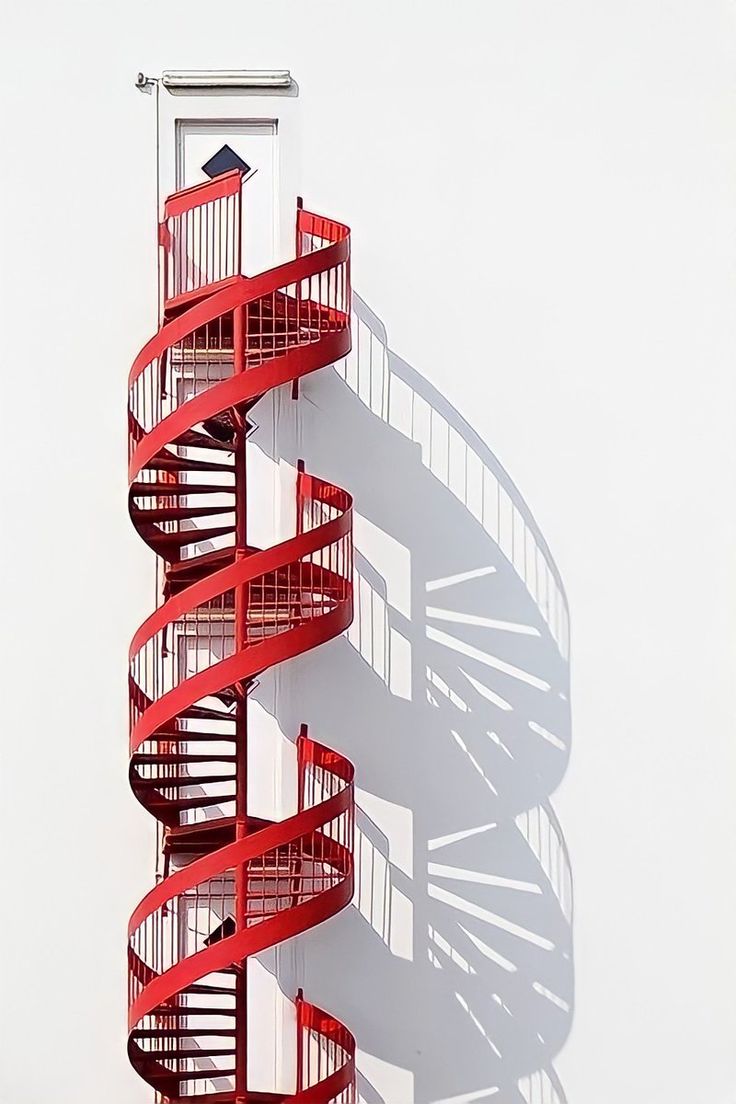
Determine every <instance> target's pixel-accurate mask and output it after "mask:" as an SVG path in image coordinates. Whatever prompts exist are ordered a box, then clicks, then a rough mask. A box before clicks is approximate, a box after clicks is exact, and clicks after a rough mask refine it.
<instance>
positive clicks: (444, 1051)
mask: <svg viewBox="0 0 736 1104" xmlns="http://www.w3.org/2000/svg"><path fill="white" fill-rule="evenodd" d="M353 309H354V332H353V352H352V353H351V354H350V356H349V357H348V359H347V360H346V361H345V362H344V363H342V364H340V365H338V366H337V369H336V370H337V375H339V376H340V377H341V378H340V379H338V378H336V373H335V372H322V373H318V374H317V375H316V376H314V377H312V378H310V379H308V380H306V381H305V382H304V384H303V390H302V401H301V403H300V407H301V422H300V423H299V424H297V422H296V414H295V407H296V404H294V403H292V401H291V398H290V395H289V394H288V393H287V392H285V391H284V389H282V393H280V394H279V396H278V401H277V404H276V407H275V409H277V410H278V421H277V426H278V433H274V434H273V435H271V434H269V433H268V432H267V433H264V434H263V435H259V436H260V437H261V439H262V440H263V439H269V438H270V439H271V440H272V441H275V444H274V445H273V454H274V458H275V459H283V460H286V461H288V462H290V463H295V461H296V458H297V456H300V457H303V458H304V459H305V460H306V462H307V464H308V466H309V467H310V468H311V470H314V471H317V472H319V473H320V475H321V476H322V477H324V478H327V479H330V480H333V481H334V482H336V483H338V484H339V485H341V486H344V487H347V488H348V489H349V490H350V491H351V493H352V494H353V495H354V499H355V503H356V510H357V514H358V517H356V528H355V538H356V580H355V581H356V602H355V609H356V616H355V622H354V624H353V626H352V628H351V629H350V631H349V633H348V634H347V636H346V637H342V638H340V639H338V640H335V641H333V642H331V643H329V644H327V645H325V646H324V647H323V648H322V649H320V650H319V651H316V652H312V653H309V654H307V655H304V656H302V657H300V658H299V659H297V660H295V661H293V662H292V663H291V664H290V665H289V668H288V671H286V670H285V671H284V672H283V673H282V672H278V671H277V672H275V673H274V674H273V675H272V676H271V677H273V678H274V679H276V680H277V685H278V693H277V695H276V697H275V699H274V698H273V687H272V686H271V685H270V683H269V679H266V681H265V684H264V687H263V688H261V690H260V691H257V692H256V696H258V694H259V693H262V695H263V700H264V701H273V700H275V701H276V702H277V706H276V713H277V719H278V721H279V724H280V726H281V728H282V730H283V731H285V732H290V731H296V730H297V729H298V725H299V724H300V723H302V722H308V723H309V725H310V727H312V730H313V731H314V732H318V733H319V734H320V739H323V740H325V741H326V742H327V743H328V744H329V745H330V746H332V747H335V748H337V749H339V750H340V751H341V752H343V753H344V754H345V755H347V756H348V757H350V758H351V759H352V760H353V761H354V762H355V763H356V764H357V765H358V770H357V776H356V781H357V785H358V790H357V795H358V804H359V806H360V808H361V809H362V810H363V812H362V814H361V816H362V820H361V819H360V818H359V820H358V825H357V828H358V848H357V853H356V867H357V883H358V888H357V891H356V899H355V905H356V907H355V908H354V909H352V910H350V911H349V912H348V913H344V914H343V915H341V916H340V917H336V918H335V919H333V920H332V921H329V922H328V923H326V924H324V925H323V926H322V927H321V928H319V929H315V930H314V931H312V932H310V933H308V934H307V935H306V936H305V937H302V938H301V940H300V943H299V948H298V952H297V954H298V957H295V955H294V953H291V952H289V951H288V950H287V951H282V952H277V954H276V955H275V957H274V968H275V969H276V970H277V972H278V975H279V980H280V982H281V984H282V985H283V986H284V988H286V989H287V991H293V990H294V989H295V988H296V987H298V986H301V985H303V986H304V987H305V989H307V988H308V991H309V992H310V993H312V994H313V995H314V999H315V1000H316V1001H317V1002H318V1003H319V1004H321V1005H322V1006H323V1007H328V1008H330V1009H331V1010H333V1011H334V1013H335V1015H337V1016H339V1017H340V1018H341V1019H343V1020H344V1022H346V1023H350V1025H351V1028H352V1029H353V1031H354V1033H355V1035H356V1037H357V1039H358V1041H359V1045H360V1047H361V1053H360V1061H359V1070H360V1078H361V1080H360V1082H359V1086H360V1091H361V1099H363V1100H365V1101H366V1102H369V1104H373V1102H376V1104H379V1102H381V1101H383V1102H384V1104H409V1102H416V1104H429V1102H434V1104H439V1102H448V1104H449V1102H450V1101H452V1102H453V1104H465V1102H470V1101H486V1100H493V1101H494V1102H497V1104H564V1102H565V1096H564V1092H563V1089H562V1086H561V1085H560V1082H559V1080H558V1078H557V1075H556V1073H555V1071H554V1068H553V1060H554V1057H555V1055H556V1054H557V1053H558V1051H559V1050H560V1048H561V1046H562V1045H563V1043H564V1041H565V1039H566V1037H567V1035H568V1033H569V1030H570V1026H571V1022H572V1016H573V1005H574V993H573V980H574V976H573V954H572V876H571V871H570V864H569V860H568V854H567V849H566V846H565V840H564V836H563V833H562V829H561V828H560V825H559V824H558V822H557V819H556V816H555V814H554V811H553V808H552V805H551V803H550V797H551V795H552V794H553V792H554V790H555V789H556V787H557V786H558V785H559V783H560V781H561V779H562V777H563V775H564V773H565V770H566V766H567V762H568V758H569V754H570V741H571V724H570V703H569V659H568V620H567V604H566V599H565V594H564V588H563V586H562V582H561V580H560V576H559V573H558V572H557V569H556V567H555V565H554V562H553V560H552V557H551V554H550V552H549V549H548V548H547V545H546V543H545V542H544V539H543V537H542V535H541V533H540V532H539V530H538V528H537V526H536V523H535V522H534V519H533V517H532V515H531V513H530V511H529V509H528V507H527V506H526V504H525V502H524V500H523V499H522V497H521V495H520V493H519V492H518V490H517V488H516V487H515V486H514V484H513V482H512V481H511V479H510V477H509V476H508V474H507V473H506V472H505V471H504V469H503V468H502V466H501V465H500V464H499V462H498V461H497V459H496V458H495V456H493V454H492V452H491V451H490V449H488V447H487V446H486V445H485V444H484V442H483V441H482V440H481V439H480V438H479V437H478V435H477V434H476V433H475V432H474V431H473V430H472V428H471V427H470V426H469V425H468V424H467V423H466V422H465V421H464V420H463V419H462V417H461V416H460V415H459V414H458V412H457V411H456V410H454V409H453V407H452V406H451V405H450V404H449V403H448V402H447V400H445V399H444V398H443V397H442V396H441V395H440V394H439V393H438V392H437V391H436V390H435V389H434V388H433V387H432V386H431V385H430V384H429V383H427V381H426V380H424V379H423V378H422V377H421V376H420V375H419V374H418V373H417V372H416V371H415V370H414V369H413V368H412V367H411V366H409V365H408V364H407V363H406V362H405V361H403V360H402V359H401V358H400V357H398V356H397V354H396V353H395V352H393V350H391V348H390V346H389V344H388V340H387V335H386V333H385V330H384V327H383V325H382V324H381V323H380V321H379V320H378V318H377V317H376V316H375V315H374V314H373V312H372V311H371V310H370V309H369V308H368V307H367V305H366V304H365V303H364V302H363V301H362V300H361V299H360V298H359V297H358V296H355V297H354V304H353ZM325 688H328V689H327V690H325ZM346 719H347V720H346ZM338 964H339V966H338Z"/></svg>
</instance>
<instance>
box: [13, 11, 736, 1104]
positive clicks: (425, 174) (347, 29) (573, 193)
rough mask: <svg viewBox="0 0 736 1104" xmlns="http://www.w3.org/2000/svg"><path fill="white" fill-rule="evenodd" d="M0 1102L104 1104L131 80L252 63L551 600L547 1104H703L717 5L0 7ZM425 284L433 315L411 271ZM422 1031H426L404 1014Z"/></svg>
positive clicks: (721, 34)
mask: <svg viewBox="0 0 736 1104" xmlns="http://www.w3.org/2000/svg"><path fill="white" fill-rule="evenodd" d="M2 23H3V38H4V42H3V45H2V47H1V48H0V49H2V68H1V70H0V80H2V83H3V86H4V88H3V112H2V120H1V122H0V128H1V141H0V151H2V159H3V166H2V170H1V171H0V196H1V197H2V200H3V202H2V208H1V210H2V216H1V217H0V221H1V222H2V246H1V249H0V258H1V260H0V281H1V282H2V296H1V297H0V313H1V315H2V361H3V383H2V436H1V437H0V449H1V451H2V455H3V457H4V469H3V475H2V476H1V477H0V484H1V486H2V502H3V506H2V526H3V539H2V547H1V548H0V556H1V557H2V570H1V571H0V583H1V585H2V591H3V593H2V606H1V607H0V609H2V621H3V633H2V649H3V656H2V662H1V664H0V678H1V679H2V689H3V702H4V711H3V720H2V736H1V737H0V739H1V740H2V744H1V755H2V798H1V800H0V819H1V820H2V835H1V836H0V840H1V841H2V842H1V847H2V877H3V883H4V892H3V904H2V912H1V914H0V915H2V944H1V945H0V968H1V970H2V1002H1V1003H2V1007H1V1009H0V1018H1V1019H2V1025H1V1033H0V1046H1V1047H2V1051H3V1053H4V1056H5V1057H4V1059H3V1062H2V1064H0V1104H40V1102H42V1101H44V1102H45V1101H49V1100H53V1101H54V1102H55V1104H88V1102H89V1104H92V1102H93V1101H97V1100H99V1099H101V1098H104V1100H105V1104H135V1102H138V1101H143V1100H147V1099H148V1097H149V1094H148V1092H147V1090H146V1088H145V1086H143V1085H142V1083H140V1082H138V1080H137V1078H136V1077H135V1075H134V1074H133V1073H132V1071H130V1069H129V1067H128V1065H127V1060H126V1057H125V1052H124V1019H125V1010H124V999H125V930H126V924H127V917H128V914H129V913H130V911H131V910H132V908H133V907H134V905H135V904H136V903H137V901H138V900H139V898H140V897H141V896H142V894H143V893H144V892H146V891H147V889H148V888H149V887H150V884H151V877H152V862H153V831H152V826H151V823H150V821H149V818H148V817H147V816H146V814H145V813H144V812H143V811H142V810H141V809H140V808H139V807H138V806H137V804H136V802H135V800H134V798H133V797H132V795H131V794H130V792H129V790H128V786H127V766H126V692H125V690H126V686H125V678H126V652H127V645H128V640H129V637H130V635H131V634H132V632H133V631H134V629H135V627H136V626H137V624H138V623H139V621H140V620H142V618H143V617H144V616H145V615H146V614H147V613H148V611H149V609H150V606H151V594H152V561H151V557H150V554H149V553H148V552H147V550H145V549H144V547H143V546H142V544H141V543H140V541H139V540H138V539H137V537H136V536H135V534H134V532H133V530H132V527H131V526H130V524H129V522H128V519H127V513H126V507H125V453H126V442H125V385H126V377H127V372H128V368H129V364H130V362H131V360H132V358H133V356H134V355H135V353H136V352H137V350H138V348H139V347H140V346H141V345H142V344H143V342H144V341H145V340H146V339H147V337H148V336H149V335H150V334H151V333H152V332H153V327H154V323H155V320H154V297H155V267H154V266H155V228H154V195H155V192H154V187H155V184H154V156H153V122H154V115H153V111H154V105H153V102H152V100H151V99H150V98H147V97H145V96H142V95H140V94H139V93H137V92H136V91H135V89H134V88H133V81H134V79H135V75H136V73H137V72H138V70H143V71H144V72H146V73H156V72H160V70H161V69H162V68H167V67H168V68H202V67H205V66H208V67H220V68H233V67H247V68H261V67H267V66H273V67H281V66H285V67H290V68H291V69H292V72H293V73H294V75H295V77H296V79H297V80H298V82H299V84H300V87H301V90H302V97H303V104H302V119H303V126H304V134H303V137H304V155H303V164H304V181H303V184H304V187H303V191H304V195H305V197H307V198H308V202H309V203H312V204H313V205H314V206H315V207H316V208H317V209H324V210H326V211H328V212H330V213H334V214H335V215H336V216H337V217H341V218H344V219H345V220H346V221H348V222H350V224H351V225H352V227H353V230H354V258H355V262H354V269H353V274H354V283H355V286H356V288H357V289H359V291H360V292H361V294H362V295H363V297H364V298H365V299H366V300H367V301H368V302H369V303H370V304H371V306H372V307H373V309H375V310H376V311H377V313H378V314H379V315H380V316H381V317H382V319H383V320H384V321H385V322H386V324H387V327H388V329H389V332H390V335H391V341H392V345H393V346H394V347H395V348H396V349H397V350H398V351H399V352H400V353H401V355H402V356H404V357H406V359H407V360H408V361H409V362H410V363H411V364H413V365H414V366H415V367H416V368H417V369H418V370H420V371H421V372H422V373H423V374H425V375H426V376H427V377H428V378H429V379H430V380H431V381H432V383H434V384H435V386H436V387H438V388H439V389H440V390H441V391H442V392H444V393H445V394H446V395H447V397H448V399H449V400H450V401H451V402H452V403H453V404H454V405H455V406H456V407H457V409H458V410H459V411H460V412H461V413H462V414H464V415H465V416H466V417H467V418H468V420H469V421H470V422H471V423H472V424H473V426H474V428H475V429H476V430H477V431H478V432H479V433H480V434H481V436H482V437H483V438H484V439H485V440H486V441H487V442H488V443H489V445H490V447H491V448H492V449H493V450H494V452H495V453H496V454H497V455H498V456H499V457H500V459H501V460H502V462H503V463H504V465H505V466H506V468H507V469H508V470H509V472H510V473H511V474H512V476H513V478H514V480H515V481H516V483H517V484H518V486H519V487H520V488H521V490H522V493H523V494H524V496H525V498H526V499H527V501H528V502H529V504H530V506H531V508H532V510H533V511H534V513H535V515H536V517H537V520H538V522H539V524H540V527H541V529H542V532H543V533H544V535H545V537H546V538H547V540H548V542H549V544H550V547H551V548H552V551H553V554H554V556H555V559H556V561H557V563H558V565H559V567H560V569H561V571H562V574H563V578H564V580H565V583H566V586H567V590H568V594H569V598H570V607H571V613H572V624H573V689H572V702H573V720H574V750H573V757H572V762H571V765H570V768H569V771H568V774H567V776H566V779H565V782H564V784H563V787H562V790H561V792H560V793H559V794H558V795H556V797H555V806H556V808H557V811H558V814H559V817H560V821H561V822H562V824H563V826H564V829H565V834H566V837H567V840H568V844H569V847H570V851H571V856H572V863H573V872H574V877H575V886H576V910H577V911H576V927H575V937H576V944H575V958H576V969H577V993H576V1012H575V1021H574V1025H573V1031H572V1035H571V1038H570V1041H569V1042H568V1044H567V1046H566V1048H565V1050H564V1052H563V1053H562V1055H561V1056H560V1058H559V1059H558V1061H557V1063H556V1065H557V1068H558V1070H559V1072H560V1076H561V1079H562V1081H563V1084H564V1085H565V1088H566V1090H567V1093H568V1096H569V1100H570V1104H588V1102H591V1101H595V1102H596V1104H620V1101H622V1100H627V1101H631V1102H632V1104H638V1102H639V1101H641V1102H642V1104H643V1102H644V1101H646V1102H647V1104H665V1102H666V1104H690V1102H691V1101H701V1100H702V1101H706V1100H707V1101H712V1102H713V1104H731V1102H733V1101H735V1100H736V1090H734V1084H735V1083H736V1048H735V1047H734V1038H735V1037H736V1012H735V1008H734V1000H733V990H734V981H735V979H736V941H735V940H734V937H733V932H734V923H735V921H736V890H735V889H734V887H735V886H736V857H735V853H734V846H733V841H734V840H735V839H736V733H735V732H734V706H733V703H734V700H735V697H736V695H735V694H734V685H736V647H735V646H734V642H735V640H736V634H735V633H734V627H733V626H734V613H735V612H736V610H735V605H736V603H735V598H736V485H735V480H734V472H735V471H736V463H735V462H736V420H735V415H734V411H735V410H736V383H735V380H736V368H735V367H734V366H735V365H736V264H735V262H734V256H735V255H736V233H735V231H736V15H735V12H734V8H733V5H732V4H729V3H727V2H726V0H669V2H667V3H662V0H596V2H593V3H591V2H590V0H555V2H553V3H551V2H550V0H492V2H488V0H459V2H457V3H453V4H448V3H445V2H442V0H422V2H421V3H419V2H416V3H410V2H406V0H405V2H403V3H397V0H371V2H370V3H368V2H367V0H366V2H363V3H356V2H353V0H347V2H341V3H338V2H326V0H311V2H310V3H297V2H296V0H294V2H291V3H282V2H279V0H270V2H268V3H260V4H255V3H253V2H252V0H240V2H238V3H230V2H227V3H225V2H221V3H212V4H210V5H205V4H201V3H198V4H195V3H193V2H191V0H178V2H177V3H172V2H169V0H164V2H162V0H157V2H156V3H150V2H147V0H127V2H126V3H124V4H122V3H121V4H117V5H105V4H101V3H92V2H90V3H80V2H71V3H70V2H65V3H61V4H59V3H50V2H45V3H34V2H32V0H31V2H27V3H22V4H21V3H9V2H8V0H6V3H5V4H4V5H3V12H2ZM440 285H442V286H443V287H452V289H453V300H452V302H451V303H449V304H447V305H446V307H445V309H444V315H443V317H444V324H443V326H442V327H441V328H439V329H438V328H436V327H435V326H434V325H433V315H434V310H433V304H434V303H436V301H437V294H438V287H439V286H440ZM438 1030H441V1025H438Z"/></svg>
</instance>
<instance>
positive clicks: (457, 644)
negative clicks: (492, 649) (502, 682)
mask: <svg viewBox="0 0 736 1104" xmlns="http://www.w3.org/2000/svg"><path fill="white" fill-rule="evenodd" d="M427 637H428V639H429V640H434V641H435V642H436V643H437V644H444V645H445V647H446V648H451V649H452V651H453V652H460V653H461V654H462V655H466V656H468V657H469V658H470V659H477V660H478V662H479V663H483V664H485V666H486V667H493V668H494V670H496V671H501V672H502V673H503V674H504V675H510V676H511V678H515V679H519V681H520V682H526V683H527V684H528V685H529V686H535V687H536V688H537V689H538V690H545V691H546V690H549V689H550V685H549V683H548V682H545V681H544V679H540V678H537V676H536V675H531V674H529V672H528V671H523V670H522V669H521V668H520V667H514V665H513V664H512V663H506V662H505V661H504V660H502V659H498V657H497V656H492V655H489V654H488V652H482V651H481V650H480V648H473V647H471V645H470V644H466V643H465V642H464V641H463V640H458V639H457V638H456V637H454V636H450V635H449V633H445V632H442V631H441V630H440V629H433V628H432V627H431V626H428V627H427Z"/></svg>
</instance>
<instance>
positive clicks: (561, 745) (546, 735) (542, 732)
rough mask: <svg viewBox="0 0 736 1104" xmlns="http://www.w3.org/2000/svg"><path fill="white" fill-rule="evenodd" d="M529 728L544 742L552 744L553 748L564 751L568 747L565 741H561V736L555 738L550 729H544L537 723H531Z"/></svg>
mask: <svg viewBox="0 0 736 1104" xmlns="http://www.w3.org/2000/svg"><path fill="white" fill-rule="evenodd" d="M529 727H530V729H531V730H532V732H536V734H537V736H541V737H542V739H543V740H546V741H547V743H549V744H552V747H556V748H557V749H558V750H559V751H564V750H565V748H566V747H567V745H566V744H565V742H564V740H561V739H560V737H559V736H555V734H554V732H550V731H549V729H548V728H542V726H541V725H540V724H537V722H536V721H529Z"/></svg>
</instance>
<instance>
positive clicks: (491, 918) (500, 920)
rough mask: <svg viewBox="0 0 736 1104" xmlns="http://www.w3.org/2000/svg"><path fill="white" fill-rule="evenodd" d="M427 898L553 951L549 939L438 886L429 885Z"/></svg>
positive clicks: (536, 945) (526, 941)
mask: <svg viewBox="0 0 736 1104" xmlns="http://www.w3.org/2000/svg"><path fill="white" fill-rule="evenodd" d="M429 896H430V897H434V899H435V900H436V901H442V902H444V904H446V905H450V907H451V908H456V909H458V911H459V912H465V913H467V915H468V916H474V917H475V918H476V919H477V920H485V922H486V924H492V925H493V927H494V928H500V929H501V931H505V932H508V933H509V935H513V936H516V938H517V939H523V940H524V942H525V943H533V944H534V946H535V947H541V948H542V950H545V951H551V950H554V943H552V942H551V941H550V940H549V939H545V938H544V936H542V935H537V933H536V932H533V931H529V929H528V928H522V927H521V925H519V924H514V923H513V921H511V920H506V918H505V917H503V916H498V915H497V913H495V912H489V911H488V909H484V908H481V907H480V905H475V904H473V902H472V901H466V900H465V898H464V897H457V896H456V895H455V894H454V893H448V891H447V890H446V889H441V888H440V887H439V886H435V885H432V884H431V883H430V886H429Z"/></svg>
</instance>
